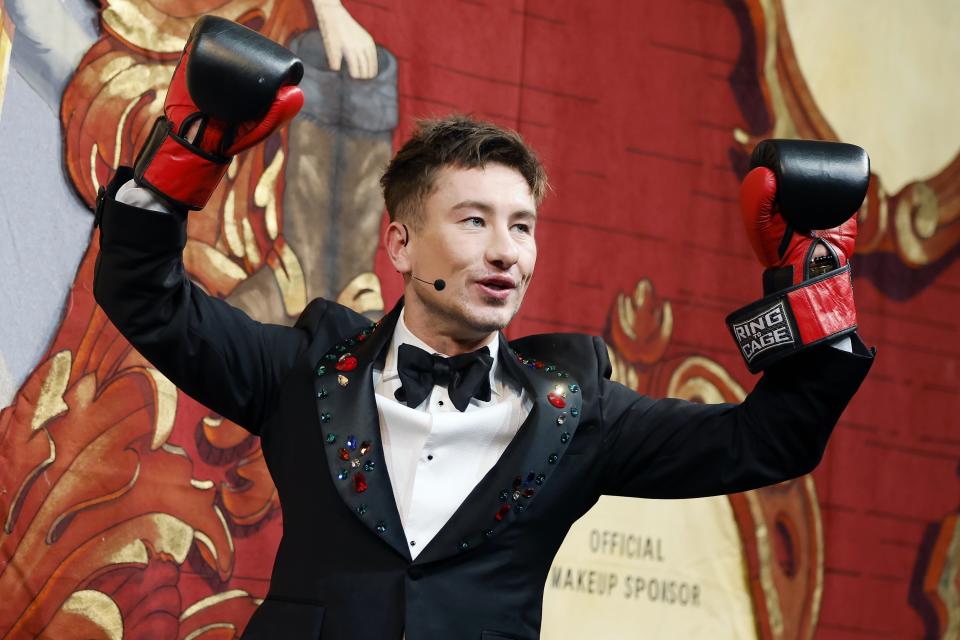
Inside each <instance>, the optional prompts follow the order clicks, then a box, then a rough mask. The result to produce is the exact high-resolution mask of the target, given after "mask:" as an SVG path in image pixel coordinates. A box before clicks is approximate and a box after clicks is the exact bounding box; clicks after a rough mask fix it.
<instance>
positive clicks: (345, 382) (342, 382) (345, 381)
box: [337, 373, 350, 387]
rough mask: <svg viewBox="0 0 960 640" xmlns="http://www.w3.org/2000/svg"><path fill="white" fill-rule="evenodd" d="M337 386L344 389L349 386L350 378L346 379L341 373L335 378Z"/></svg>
mask: <svg viewBox="0 0 960 640" xmlns="http://www.w3.org/2000/svg"><path fill="white" fill-rule="evenodd" d="M337 384H338V385H340V386H341V387H345V386H347V385H348V384H350V378H348V377H347V376H345V375H343V374H342V373H341V374H339V375H338V376H337Z"/></svg>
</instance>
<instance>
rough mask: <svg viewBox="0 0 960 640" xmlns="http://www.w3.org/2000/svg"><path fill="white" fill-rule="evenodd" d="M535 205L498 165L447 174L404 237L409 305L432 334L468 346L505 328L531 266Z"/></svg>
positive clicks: (513, 175)
mask: <svg viewBox="0 0 960 640" xmlns="http://www.w3.org/2000/svg"><path fill="white" fill-rule="evenodd" d="M535 224H536V202H535V201H534V198H533V195H532V194H531V192H530V187H529V186H528V185H527V182H526V180H524V178H523V176H522V175H520V173H519V172H518V171H516V170H515V169H511V168H509V167H507V166H505V165H501V164H488V165H486V166H485V167H484V168H474V169H460V168H455V167H445V168H443V169H441V170H440V171H439V172H438V173H437V176H436V180H435V183H434V188H433V190H432V191H431V192H430V193H429V194H428V195H427V196H426V197H425V199H424V202H423V219H422V224H421V228H420V229H419V230H413V229H411V230H410V241H409V243H408V246H407V250H408V253H407V255H408V258H409V265H410V267H411V272H412V274H413V275H415V276H417V277H418V278H423V279H424V280H427V281H429V282H431V283H432V282H433V281H434V280H436V279H437V278H442V279H443V280H444V281H445V282H446V287H445V288H444V289H443V291H437V290H436V289H434V287H432V286H431V285H429V284H424V283H422V282H416V281H413V280H410V282H409V284H408V285H407V286H406V293H407V305H408V309H409V308H410V305H422V308H423V311H425V312H426V315H427V316H429V317H430V319H431V320H432V321H435V322H436V323H437V326H436V327H435V328H436V329H438V330H440V331H443V332H444V333H447V334H448V335H451V336H454V337H457V338H474V337H480V336H483V335H486V334H489V333H491V332H493V331H497V330H499V329H502V328H504V327H505V326H507V324H508V323H509V322H510V320H511V319H512V318H513V316H514V315H515V314H516V313H517V311H518V310H519V308H520V303H521V302H522V301H523V296H524V294H525V293H526V291H527V286H528V285H529V284H530V278H531V277H532V276H533V268H534V265H535V264H536V261H537V243H536V241H535V240H534V236H533V234H534V225H535Z"/></svg>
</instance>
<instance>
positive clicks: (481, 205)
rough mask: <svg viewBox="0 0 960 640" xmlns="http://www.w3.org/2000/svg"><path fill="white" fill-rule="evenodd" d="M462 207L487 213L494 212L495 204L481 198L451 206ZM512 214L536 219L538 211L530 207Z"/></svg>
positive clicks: (454, 209)
mask: <svg viewBox="0 0 960 640" xmlns="http://www.w3.org/2000/svg"><path fill="white" fill-rule="evenodd" d="M460 209H476V210H477V211H482V212H483V213H486V214H491V213H493V206H491V205H490V204H488V203H486V202H482V201H480V200H463V201H461V202H458V203H457V204H455V205H453V206H452V207H450V210H451V211H458V210H460ZM510 215H512V216H517V215H520V216H525V217H528V218H534V219H536V217H537V212H536V211H530V210H529V209H518V210H517V211H514V212H513V213H511V214H510Z"/></svg>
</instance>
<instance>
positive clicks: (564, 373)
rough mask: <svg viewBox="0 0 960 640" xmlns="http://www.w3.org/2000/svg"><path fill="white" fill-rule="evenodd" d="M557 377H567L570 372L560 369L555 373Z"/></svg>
mask: <svg viewBox="0 0 960 640" xmlns="http://www.w3.org/2000/svg"><path fill="white" fill-rule="evenodd" d="M557 377H558V378H569V377H570V374H569V373H567V372H566V371H560V372H559V373H557Z"/></svg>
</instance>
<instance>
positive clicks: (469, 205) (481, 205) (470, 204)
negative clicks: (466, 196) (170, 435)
mask: <svg viewBox="0 0 960 640" xmlns="http://www.w3.org/2000/svg"><path fill="white" fill-rule="evenodd" d="M458 209H477V210H478V211H483V212H484V213H493V207H492V206H491V205H489V204H487V203H486V202H481V201H480V200H462V201H461V202H458V203H457V204H455V205H453V206H452V207H450V210H451V211H457V210H458Z"/></svg>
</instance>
